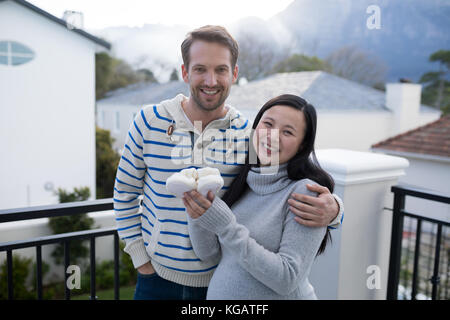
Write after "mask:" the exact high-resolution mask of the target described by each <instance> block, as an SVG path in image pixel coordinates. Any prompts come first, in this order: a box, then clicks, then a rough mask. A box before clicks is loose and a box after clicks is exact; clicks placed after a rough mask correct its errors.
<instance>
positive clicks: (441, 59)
mask: <svg viewBox="0 0 450 320" xmlns="http://www.w3.org/2000/svg"><path fill="white" fill-rule="evenodd" d="M429 61H430V62H438V63H439V71H430V72H427V73H425V74H424V75H422V77H421V78H420V80H419V82H420V83H423V84H424V88H423V90H422V102H423V103H425V104H429V105H432V106H434V107H435V108H437V109H441V110H442V112H443V113H444V114H447V113H450V81H448V80H447V78H448V76H449V74H450V51H449V50H439V51H436V52H434V53H433V54H431V55H430V57H429Z"/></svg>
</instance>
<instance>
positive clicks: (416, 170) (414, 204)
mask: <svg viewBox="0 0 450 320" xmlns="http://www.w3.org/2000/svg"><path fill="white" fill-rule="evenodd" d="M374 151H376V152H380V153H381V152H383V153H386V154H391V155H396V156H401V157H404V158H406V159H408V161H409V163H410V166H409V167H408V168H407V169H406V170H405V172H406V175H405V176H402V177H401V178H400V179H399V183H400V184H407V185H412V186H416V187H419V188H421V189H430V190H434V191H437V192H439V193H442V194H447V195H449V194H450V184H449V183H448V182H449V181H450V159H449V158H446V159H445V158H439V157H428V158H423V157H420V156H414V155H412V154H407V153H397V152H390V151H388V150H376V149H375V150H374ZM405 210H406V211H408V212H410V213H415V214H419V215H424V216H427V217H430V218H435V219H439V220H443V221H450V206H449V205H447V204H444V203H438V202H435V201H431V200H425V199H418V198H414V197H409V196H408V197H406V201H405ZM405 221H406V222H405V228H408V227H411V228H415V222H411V224H410V220H408V219H407V220H405ZM432 228H433V227H432V226H431V225H430V224H428V223H425V224H424V226H423V230H425V231H427V232H432V231H433V230H432ZM434 232H435V231H434Z"/></svg>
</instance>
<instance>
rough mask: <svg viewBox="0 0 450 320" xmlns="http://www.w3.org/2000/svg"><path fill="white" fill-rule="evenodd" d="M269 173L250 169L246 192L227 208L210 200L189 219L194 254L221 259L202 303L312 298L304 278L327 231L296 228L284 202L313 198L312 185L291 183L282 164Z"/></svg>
mask: <svg viewBox="0 0 450 320" xmlns="http://www.w3.org/2000/svg"><path fill="white" fill-rule="evenodd" d="M275 168H276V167H275ZM273 169H274V167H268V168H264V167H263V168H262V170H263V172H261V168H256V167H255V168H252V169H251V170H250V171H249V173H248V177H247V184H248V185H249V189H247V191H246V192H245V193H244V195H243V196H242V197H241V198H240V199H239V201H237V202H236V203H235V204H234V205H233V206H232V207H231V209H230V208H229V207H228V206H227V205H226V204H225V202H224V201H222V200H221V199H220V198H219V197H215V198H214V201H213V203H212V205H211V207H210V208H209V209H208V210H207V211H206V212H205V213H204V214H203V215H202V216H201V217H199V218H197V219H191V218H189V220H188V226H189V234H190V238H191V242H192V246H193V249H194V251H195V253H196V255H197V256H198V257H199V258H200V259H210V258H211V257H213V256H217V255H220V254H221V255H222V257H221V260H220V263H219V265H218V267H217V269H216V271H215V272H214V275H213V277H212V279H211V281H210V283H209V288H208V294H207V299H213V300H219V299H220V300H231V299H240V300H244V299H250V300H257V299H317V298H316V295H315V293H314V289H313V287H312V286H311V284H310V283H309V281H308V275H309V273H310V269H311V265H312V263H313V261H314V258H315V256H316V254H317V251H318V249H319V247H320V244H321V242H322V240H323V238H324V236H325V231H326V228H325V227H321V228H311V227H305V226H303V225H301V224H299V223H297V222H296V221H295V220H294V216H295V215H294V214H293V213H292V212H290V211H289V204H288V203H287V200H288V199H289V197H290V195H291V193H292V192H297V193H302V194H308V195H315V194H314V193H312V192H310V191H309V190H308V189H307V188H306V184H307V183H314V182H313V181H311V180H307V179H304V180H299V181H293V180H290V179H289V178H288V176H287V164H284V165H281V166H279V167H278V170H273ZM265 170H268V171H269V172H272V173H268V174H265V173H264V172H265Z"/></svg>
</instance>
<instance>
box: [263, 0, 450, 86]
mask: <svg viewBox="0 0 450 320" xmlns="http://www.w3.org/2000/svg"><path fill="white" fill-rule="evenodd" d="M370 5H377V6H378V7H379V9H380V11H379V12H380V29H369V28H368V27H367V19H368V18H369V17H370V16H371V15H372V14H373V12H372V11H369V13H367V12H366V10H367V8H368V7H369V6H370ZM449 17H450V1H449V0H378V1H377V0H357V1H354V0H320V1H316V0H296V1H294V2H293V3H291V4H290V5H289V6H288V7H287V8H286V9H285V10H284V11H282V12H281V13H279V14H277V15H276V16H274V17H273V18H272V19H271V20H270V21H269V23H274V22H275V21H276V23H281V24H283V25H284V26H285V29H287V30H290V31H291V32H292V37H293V38H294V39H296V40H297V43H298V48H297V49H298V50H299V51H302V52H304V53H306V54H315V55H317V56H319V57H321V58H325V57H327V56H328V55H329V54H330V53H331V52H333V51H334V50H336V49H338V48H340V47H343V46H350V45H352V46H356V47H358V48H360V49H362V50H365V51H367V52H369V53H371V54H373V55H374V56H376V57H378V58H380V59H381V60H382V61H384V62H385V64H386V65H387V66H388V80H389V81H396V80H398V79H399V78H401V77H404V78H410V79H412V80H415V81H417V80H418V79H419V78H420V76H421V75H422V74H423V73H425V72H427V71H430V70H433V69H436V66H435V65H433V64H431V63H429V62H428V57H429V56H430V54H431V53H433V52H435V51H437V50H439V49H447V50H449V49H450V19H449Z"/></svg>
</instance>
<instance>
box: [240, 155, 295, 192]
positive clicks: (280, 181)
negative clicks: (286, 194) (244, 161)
mask: <svg viewBox="0 0 450 320" xmlns="http://www.w3.org/2000/svg"><path fill="white" fill-rule="evenodd" d="M287 165H288V164H287V163H283V164H280V165H278V166H269V167H252V168H251V169H250V171H249V172H248V175H247V184H248V186H249V187H250V189H252V190H253V191H254V192H255V193H257V194H261V195H264V194H269V193H273V192H277V191H280V190H281V189H284V188H285V187H287V186H288V185H289V184H290V183H291V180H290V179H289V178H288V173H287Z"/></svg>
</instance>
